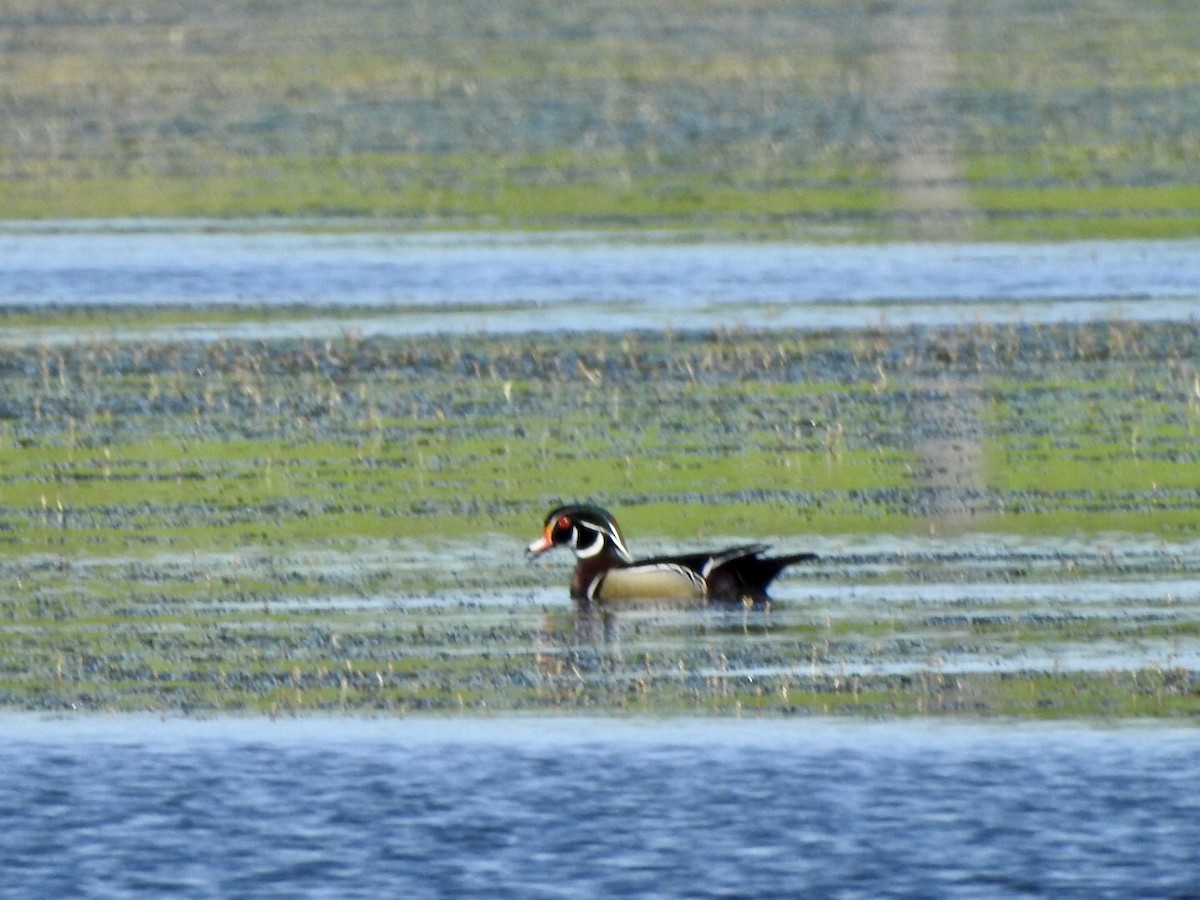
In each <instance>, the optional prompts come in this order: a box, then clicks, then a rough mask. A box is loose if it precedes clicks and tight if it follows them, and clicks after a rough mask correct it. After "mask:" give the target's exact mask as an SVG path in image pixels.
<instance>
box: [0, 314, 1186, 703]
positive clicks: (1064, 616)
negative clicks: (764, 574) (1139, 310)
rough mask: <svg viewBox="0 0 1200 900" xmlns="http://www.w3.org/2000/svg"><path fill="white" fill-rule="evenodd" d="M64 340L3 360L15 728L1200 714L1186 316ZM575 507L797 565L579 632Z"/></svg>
mask: <svg viewBox="0 0 1200 900" xmlns="http://www.w3.org/2000/svg"><path fill="white" fill-rule="evenodd" d="M57 315H59V312H58V311H55V312H51V313H47V314H46V315H45V317H43V318H41V319H40V320H39V317H38V315H37V314H31V313H28V312H26V313H22V314H21V317H19V318H14V319H12V321H10V322H9V323H8V325H9V326H10V327H9V330H8V332H6V333H8V334H9V338H10V343H9V344H8V345H7V346H6V347H4V348H3V349H0V378H2V379H3V384H4V391H3V395H2V397H0V583H2V584H3V585H4V593H3V599H2V601H0V703H2V704H3V706H4V707H6V708H9V709H30V710H109V709H112V710H153V711H161V712H165V713H180V712H188V713H212V712H217V711H223V712H244V713H263V712H267V713H273V714H294V713H308V712H316V711H339V712H370V711H380V712H387V713H389V714H400V713H406V712H418V711H440V712H458V711H466V712H471V713H481V712H496V711H518V710H519V711H558V710H569V711H573V712H579V711H581V710H588V711H599V712H610V713H611V712H622V711H637V712H653V713H680V712H685V713H697V712H698V713H702V714H707V713H714V714H733V713H741V714H820V713H836V714H847V715H863V716H891V715H917V714H939V715H970V716H1007V715H1012V716H1052V717H1053V716H1185V717H1192V716H1195V715H1196V714H1197V712H1200V674H1198V673H1200V553H1198V552H1197V551H1198V550H1200V477H1198V476H1197V472H1198V471H1200V466H1198V465H1197V463H1198V459H1197V455H1198V451H1197V431H1198V429H1200V369H1198V368H1197V360H1200V326H1197V325H1196V323H1194V322H1192V323H1172V324H1161V325H1159V324H1133V323H1126V322H1108V323H1101V324H1089V325H1079V326H1070V325H1063V326H1053V327H1051V326H1032V325H1030V326H1017V325H1014V326H987V325H977V326H964V327H957V328H944V329H934V328H909V329H894V330H891V329H883V328H880V329H864V330H846V331H828V332H808V331H805V332H770V333H765V332H763V333H759V332H746V331H722V332H676V333H658V332H645V333H629V334H616V335H610V334H591V333H587V334H577V335H575V334H572V335H566V334H555V335H538V334H531V335H522V336H512V337H485V336H470V337H462V338H451V337H421V338H371V339H361V338H357V337H354V336H344V337H339V338H335V339H329V340H320V341H304V340H274V339H272V340H245V341H234V340H212V341H181V342H155V341H147V340H137V339H129V340H121V341H105V340H99V339H97V340H95V341H91V342H88V341H75V342H73V343H69V344H61V345H59V344H55V343H53V342H47V341H45V340H44V338H45V335H46V334H47V332H48V331H49V330H52V328H53V322H54V319H55V317H56V316H57ZM96 315H100V316H103V315H104V314H103V313H96ZM113 315H116V316H119V317H122V320H123V321H125V322H128V321H130V320H136V319H137V318H138V317H139V316H141V315H150V316H152V317H153V316H155V315H159V314H156V313H148V314H147V313H141V312H139V311H136V310H125V311H115V312H114V313H113ZM68 320H70V317H68ZM155 321H157V320H155ZM26 327H27V328H29V329H30V334H31V336H32V335H37V338H36V339H32V338H31V340H29V341H27V342H22V341H21V340H19V339H17V338H15V337H14V333H19V332H20V330H21V329H22V328H26ZM565 500H588V501H592V502H597V503H600V504H603V505H605V506H606V507H608V508H610V509H612V510H613V511H614V512H615V513H616V514H617V516H618V518H619V519H620V521H621V523H622V526H623V528H624V530H625V532H626V536H627V538H628V539H629V542H630V544H631V545H632V548H633V550H634V552H635V553H645V554H649V553H654V552H662V551H666V550H670V549H686V548H688V547H701V546H707V545H711V544H716V543H720V542H723V541H730V542H735V541H739V540H743V541H744V540H748V539H749V540H757V539H765V540H768V541H770V542H771V543H773V544H774V545H775V546H776V548H777V549H779V550H780V551H781V552H782V551H789V550H808V549H812V550H816V551H817V552H818V553H820V555H821V559H820V561H819V562H817V563H815V564H813V565H811V566H804V567H797V568H795V569H793V570H790V571H789V572H788V573H787V574H786V575H785V577H784V578H782V579H780V581H779V582H778V583H777V586H776V589H775V596H776V602H775V604H774V605H773V606H772V607H771V609H769V610H767V611H753V610H745V611H743V610H735V611H727V610H725V611H678V610H674V611H672V610H653V609H650V610H639V611H633V612H629V613H625V614H622V615H618V616H616V617H613V618H612V619H610V620H608V621H599V622H598V621H593V620H591V619H590V618H586V617H585V618H581V617H580V616H578V615H577V614H576V613H575V611H574V610H573V609H572V607H571V605H570V603H569V601H568V599H567V595H566V594H567V582H568V579H569V568H570V565H569V558H561V559H555V557H554V556H551V557H549V558H547V559H546V560H544V561H543V562H541V563H539V564H537V565H528V564H527V563H526V562H525V561H524V559H523V556H522V551H523V548H524V546H525V545H526V544H527V543H528V542H529V540H531V539H532V537H533V536H534V535H535V534H536V531H537V529H538V527H539V525H540V522H541V519H542V516H543V515H544V513H545V511H546V510H547V509H548V508H549V507H550V506H551V505H553V504H556V503H558V502H560V501H565Z"/></svg>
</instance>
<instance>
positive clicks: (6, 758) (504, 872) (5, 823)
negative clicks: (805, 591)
mask: <svg viewBox="0 0 1200 900" xmlns="http://www.w3.org/2000/svg"><path fill="white" fill-rule="evenodd" d="M0 725H2V726H3V734H4V737H3V738H0V772H3V777H2V778H0V835H3V837H0V872H3V873H4V877H3V881H2V882H0V896H4V897H75V896H79V897H83V896H86V897H129V896H171V897H232V896H247V897H249V896H253V897H299V896H304V897H385V896H391V897H430V896H470V895H473V896H487V897H613V896H650V897H655V896H657V897H685V896H686V897H779V896H804V897H931V896H956V897H1003V896H1050V897H1166V896H1179V897H1183V896H1196V894H1197V891H1200V791H1198V790H1197V785H1198V784H1200V732H1198V731H1196V730H1195V729H1192V728H1179V727H1177V728H1170V727H1163V726H1159V725H1144V726H1125V727H1121V728H1101V727H1089V726H1080V725H1072V726H1058V725H1056V726H1031V725H1014V726H998V725H982V724H980V725H974V724H965V725H963V724H943V723H939V722H928V721H925V722H895V723H882V724H871V723H840V722H836V721H833V720H818V721H813V720H802V721H770V722H759V721H728V720H722V721H708V720H667V721H644V720H642V721H626V720H612V719H549V720H545V719H498V720H478V719H473V720H437V721H418V720H407V719H390V720H382V719H381V720H371V721H363V720H353V719H327V720H326V719H313V720H302V721H287V722H269V721H244V720H216V721H210V722H192V721H180V720H166V721H159V720H153V719H141V718H114V719H102V720H96V719H84V720H76V721H72V720H67V721H62V722H53V721H44V720H38V719H33V718H26V717H8V718H6V719H4V720H3V722H0Z"/></svg>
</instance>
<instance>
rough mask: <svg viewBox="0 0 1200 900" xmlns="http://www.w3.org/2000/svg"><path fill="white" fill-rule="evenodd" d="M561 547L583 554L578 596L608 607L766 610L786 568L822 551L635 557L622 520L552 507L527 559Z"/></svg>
mask: <svg viewBox="0 0 1200 900" xmlns="http://www.w3.org/2000/svg"><path fill="white" fill-rule="evenodd" d="M555 547H569V548H570V549H571V551H572V552H573V553H574V554H575V574H574V575H573V577H572V578H571V597H572V598H573V599H574V600H576V601H578V602H581V603H590V602H593V601H594V602H596V603H600V604H612V603H624V602H627V601H631V600H652V601H654V600H657V601H673V602H681V601H682V602H688V601H690V602H696V603H701V602H709V603H739V604H741V603H750V604H760V605H761V604H763V603H765V602H767V600H768V599H769V598H768V597H767V585H769V584H770V583H771V581H772V580H773V579H774V578H775V576H776V575H778V574H779V573H780V572H781V571H783V569H784V567H786V566H789V565H791V564H792V563H798V562H807V561H809V560H813V559H816V558H817V556H816V554H815V553H793V554H791V555H790V556H763V553H764V552H765V551H766V550H767V545H766V544H745V545H743V546H738V547H727V548H726V549H724V550H718V551H716V552H713V553H688V554H683V555H679V556H653V557H650V558H648V559H638V560H635V559H634V558H633V556H632V554H630V552H629V550H628V549H627V548H626V547H625V539H624V538H623V537H621V530H620V528H618V527H617V520H616V519H614V518H613V517H612V515H611V514H610V513H609V512H607V511H606V510H603V509H601V508H600V507H598V506H587V505H570V506H560V507H558V508H556V509H552V510H551V511H550V513H549V514H548V515H547V516H546V521H545V522H544V523H543V525H542V535H541V537H539V538H538V539H537V540H536V541H534V542H533V543H532V544H530V545H529V548H528V549H527V550H526V551H525V554H526V556H529V557H533V556H537V555H539V554H541V553H545V552H546V551H547V550H553V549H554V548H555Z"/></svg>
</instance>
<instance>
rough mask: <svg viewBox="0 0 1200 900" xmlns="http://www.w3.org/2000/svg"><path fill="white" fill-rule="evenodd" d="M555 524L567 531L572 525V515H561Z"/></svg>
mask: <svg viewBox="0 0 1200 900" xmlns="http://www.w3.org/2000/svg"><path fill="white" fill-rule="evenodd" d="M555 525H556V527H557V528H559V529H561V530H562V531H566V530H568V529H569V528H570V527H571V517H570V516H559V517H558V522H556V523H555Z"/></svg>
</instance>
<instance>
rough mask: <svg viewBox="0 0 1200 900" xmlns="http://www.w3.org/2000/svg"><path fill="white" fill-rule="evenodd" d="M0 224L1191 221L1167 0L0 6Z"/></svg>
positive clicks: (1183, 85) (956, 227)
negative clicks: (283, 219) (160, 220)
mask: <svg viewBox="0 0 1200 900" xmlns="http://www.w3.org/2000/svg"><path fill="white" fill-rule="evenodd" d="M3 25H4V32H5V51H4V55H3V58H2V59H0V73H2V74H3V85H4V88H3V91H2V92H0V109H2V110H3V111H4V114H5V117H6V120H8V121H10V122H11V127H6V128H4V129H0V217H4V218H7V219H54V218H114V217H126V216H143V217H144V216H152V217H219V218H229V217H240V218H247V217H260V218H267V219H269V218H273V217H280V216H287V217H304V216H318V217H325V218H328V217H338V218H339V220H340V222H341V224H342V225H343V226H344V227H348V228H359V227H362V228H371V229H378V228H380V227H385V226H387V225H388V223H391V224H393V225H394V226H395V227H398V228H413V227H417V228H484V229H490V230H495V229H558V230H561V229H572V228H583V229H588V228H605V229H613V228H631V229H659V228H671V229H675V230H679V229H696V230H710V231H717V232H721V233H748V234H766V235H785V236H789V237H801V238H805V239H831V240H846V239H851V240H874V239H879V238H881V237H884V238H910V237H921V238H926V237H934V238H952V239H957V240H969V239H974V240H989V239H1039V240H1048V239H1061V238H1071V237H1074V238H1080V237H1108V238H1114V237H1177V236H1185V235H1186V236H1194V235H1196V234H1200V188H1197V185H1196V181H1195V172H1196V171H1198V170H1200V142H1198V141H1197V139H1196V135H1197V134H1200V105H1198V104H1196V103H1195V102H1194V98H1195V95H1196V90H1197V80H1198V79H1200V52H1197V45H1198V44H1200V17H1197V16H1196V15H1195V9H1194V3H1193V2H1192V0H1157V2H1155V3H1151V4H1145V3H1142V4H1138V3H1131V2H1125V0H1103V2H1096V0H1056V2H1051V3H1048V2H1044V0H1005V2H962V0H932V2H925V3H916V2H908V0H903V2H898V3H889V4H882V3H877V2H874V0H799V2H789V3H782V2H778V0H736V2H733V0H729V2H724V0H704V2H694V0H643V2H638V3H630V2H616V3H614V2H610V0H579V2H572V3H569V4H553V5H549V6H548V5H547V4H545V3H537V2H534V0H495V2H490V3H472V2H461V3H459V2H456V3H429V2H423V0H407V2H376V0H353V2H348V3H338V4H329V3H321V2H316V0H295V2H290V3H287V4H279V3H260V2H253V3H252V2H245V0H202V2H192V3H182V2H179V0H166V2H163V0H156V2H153V3H151V2H146V0H141V2H129V3H124V4H121V5H120V6H119V7H113V8H111V9H108V8H105V7H104V6H103V5H102V4H99V5H98V4H96V3H92V2H83V0H17V2H12V3H8V4H6V8H5V12H4V16H3Z"/></svg>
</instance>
